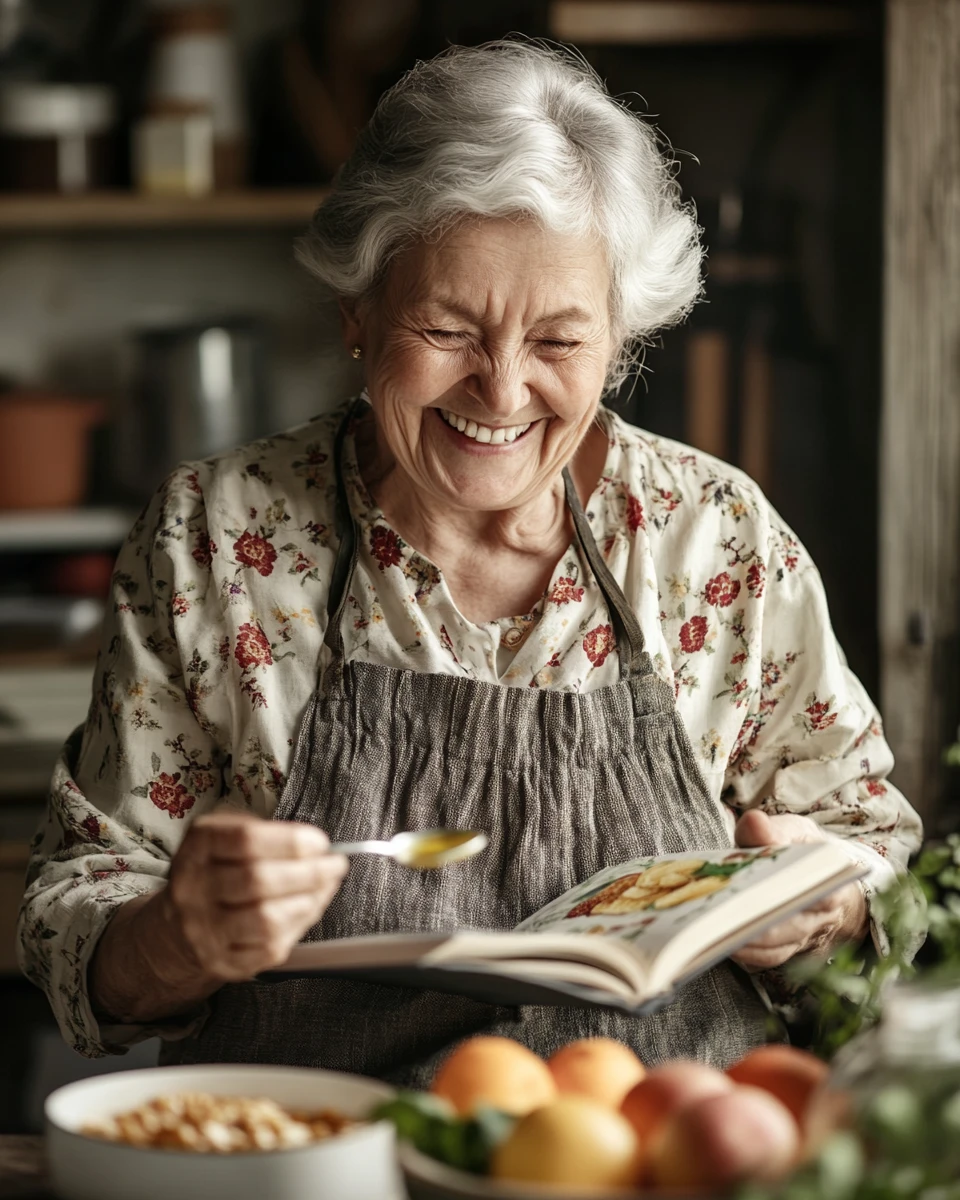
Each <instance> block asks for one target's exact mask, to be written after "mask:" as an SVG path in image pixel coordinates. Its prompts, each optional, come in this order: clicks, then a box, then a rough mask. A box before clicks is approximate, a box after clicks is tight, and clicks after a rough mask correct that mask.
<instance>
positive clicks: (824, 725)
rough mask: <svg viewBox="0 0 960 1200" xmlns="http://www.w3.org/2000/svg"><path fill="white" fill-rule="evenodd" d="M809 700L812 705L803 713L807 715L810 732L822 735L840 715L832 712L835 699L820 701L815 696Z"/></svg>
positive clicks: (809, 697)
mask: <svg viewBox="0 0 960 1200" xmlns="http://www.w3.org/2000/svg"><path fill="white" fill-rule="evenodd" d="M807 699H808V700H809V701H810V703H809V704H808V705H807V707H806V708H805V709H804V710H803V711H804V712H805V713H806V714H807V717H808V721H809V729H810V732H811V733H820V732H821V731H822V730H824V729H829V728H830V726H831V725H833V724H834V722H835V721H836V719H837V716H838V715H839V714H838V713H832V712H831V711H830V709H831V708H832V707H833V698H832V697H831V698H830V699H829V700H818V699H817V698H816V697H815V696H808V697H807Z"/></svg>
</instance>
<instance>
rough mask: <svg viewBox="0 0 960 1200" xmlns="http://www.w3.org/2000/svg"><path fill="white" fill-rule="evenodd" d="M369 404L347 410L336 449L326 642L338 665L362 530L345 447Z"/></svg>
mask: <svg viewBox="0 0 960 1200" xmlns="http://www.w3.org/2000/svg"><path fill="white" fill-rule="evenodd" d="M364 408H366V401H365V400H363V399H361V398H358V399H356V400H355V401H354V402H353V404H351V405H350V407H349V408H348V409H347V413H346V416H345V417H344V418H343V420H342V421H341V422H340V428H339V429H338V430H337V439H336V441H335V443H334V447H333V467H334V471H335V472H336V481H337V505H336V512H335V515H334V525H335V528H336V533H337V539H338V542H339V546H338V547H337V558H336V562H335V563H334V564H333V575H332V576H331V578H330V591H329V593H328V595H327V632H326V633H325V634H324V638H323V640H324V643H325V644H326V646H327V647H328V649H329V650H330V652H331V654H332V655H333V661H334V662H335V663H339V662H342V660H343V632H342V626H343V610H344V609H345V608H346V605H347V595H348V593H349V590H350V580H351V579H352V578H353V573H354V570H355V568H356V565H357V558H358V557H359V555H360V530H359V527H358V526H357V522H356V520H355V519H354V516H353V513H352V512H351V511H350V498H349V496H348V495H347V483H346V479H345V478H344V474H343V445H344V442H345V441H346V440H347V431H348V430H349V429H350V427H351V425H352V424H353V422H354V421H355V420H356V419H357V418H359V416H360V414H361V412H362V411H363V409H364Z"/></svg>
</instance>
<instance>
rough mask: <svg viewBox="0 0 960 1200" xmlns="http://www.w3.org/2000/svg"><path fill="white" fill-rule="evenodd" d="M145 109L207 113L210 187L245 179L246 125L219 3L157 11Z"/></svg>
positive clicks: (234, 58) (232, 52)
mask: <svg viewBox="0 0 960 1200" xmlns="http://www.w3.org/2000/svg"><path fill="white" fill-rule="evenodd" d="M152 18H153V27H154V29H155V36H154V43H153V51H152V54H151V60H150V71H149V75H148V80H147V94H146V110H147V115H148V116H149V115H150V114H152V113H163V112H169V111H171V110H173V109H175V108H177V107H179V108H180V109H181V110H185V109H188V108H192V109H193V110H194V111H205V112H207V113H209V116H210V120H211V123H212V126H213V154H214V166H213V177H214V186H215V187H216V188H218V189H224V188H236V187H241V186H242V185H243V183H244V182H245V180H246V157H247V153H246V146H247V121H246V112H245V109H244V101H243V88H242V83H241V77H240V64H239V56H238V53H237V48H236V45H235V43H234V40H233V35H232V31H231V24H230V10H229V9H228V8H227V7H226V6H225V5H223V4H205V3H201V4H196V5H191V6H189V7H170V8H165V7H161V8H156V9H154V10H153V13H152Z"/></svg>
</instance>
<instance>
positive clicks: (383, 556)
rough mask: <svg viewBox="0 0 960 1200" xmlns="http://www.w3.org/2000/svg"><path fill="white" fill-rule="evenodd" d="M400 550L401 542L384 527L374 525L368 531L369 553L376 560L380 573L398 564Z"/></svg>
mask: <svg viewBox="0 0 960 1200" xmlns="http://www.w3.org/2000/svg"><path fill="white" fill-rule="evenodd" d="M402 549H403V542H401V541H400V538H399V537H398V536H397V535H396V534H395V533H394V532H393V530H392V529H388V528H387V527H386V526H385V525H375V526H374V527H373V529H371V530H370V553H371V554H372V555H373V557H374V558H375V559H376V560H377V563H378V564H379V566H380V570H381V571H382V570H383V569H384V568H385V567H395V566H396V565H397V563H399V561H400V551H401V550H402Z"/></svg>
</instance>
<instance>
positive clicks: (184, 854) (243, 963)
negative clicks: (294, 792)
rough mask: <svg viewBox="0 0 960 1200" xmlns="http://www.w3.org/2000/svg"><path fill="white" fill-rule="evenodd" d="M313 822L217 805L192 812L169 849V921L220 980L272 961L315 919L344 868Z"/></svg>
mask: <svg viewBox="0 0 960 1200" xmlns="http://www.w3.org/2000/svg"><path fill="white" fill-rule="evenodd" d="M329 845H330V842H329V839H328V838H327V835H326V834H325V833H323V832H322V831H321V830H319V829H316V828H315V827H314V826H312V825H304V824H299V823H296V822H287V821H267V820H263V819H261V818H259V817H254V816H252V815H251V814H249V813H238V812H231V811H224V810H221V811H220V812H217V813H212V814H210V815H209V816H205V817H199V818H197V820H196V821H195V822H194V823H193V825H192V826H191V828H190V829H189V830H188V832H187V836H186V837H185V838H184V841H183V844H182V845H181V847H180V849H179V851H178V852H177V854H176V856H175V857H174V861H173V864H172V867H171V871H170V880H169V883H168V886H167V889H166V894H167V896H168V897H169V902H170V906H171V912H172V916H171V925H172V926H173V927H175V928H176V929H177V930H179V935H178V936H179V939H180V940H181V941H182V943H183V944H184V945H185V947H186V948H187V949H188V951H189V953H190V954H191V956H192V958H193V959H195V960H196V961H197V962H198V963H200V964H203V967H204V969H205V970H206V972H207V973H208V974H209V973H212V974H213V975H214V976H215V977H217V978H219V979H221V980H224V981H226V980H236V979H244V978H249V977H250V976H251V975H254V974H256V973H257V972H259V971H263V970H267V969H269V968H270V967H274V966H279V965H280V964H281V963H282V962H284V961H285V959H286V958H287V957H288V955H289V953H290V950H291V948H292V947H293V945H294V944H295V943H296V942H297V941H299V939H300V938H301V937H302V936H303V934H304V933H305V932H306V931H307V930H308V929H309V928H310V927H311V926H312V925H314V924H316V922H317V921H318V920H319V919H320V917H321V916H322V915H323V913H324V912H325V911H326V909H327V907H328V906H329V904H330V902H331V900H332V899H333V897H334V896H335V894H336V892H337V889H338V888H339V886H340V884H341V882H342V880H343V877H344V875H345V874H346V871H347V866H348V862H347V859H346V858H345V857H344V856H343V855H340V854H330V853H329V852H328V847H329Z"/></svg>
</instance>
